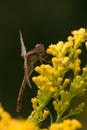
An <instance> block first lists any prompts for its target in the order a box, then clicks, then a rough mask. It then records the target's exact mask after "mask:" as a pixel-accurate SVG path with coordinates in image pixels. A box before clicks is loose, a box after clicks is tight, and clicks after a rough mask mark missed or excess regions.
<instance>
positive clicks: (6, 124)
mask: <svg viewBox="0 0 87 130" xmlns="http://www.w3.org/2000/svg"><path fill="white" fill-rule="evenodd" d="M77 128H81V124H80V123H79V122H78V121H77V120H75V119H73V120H65V121H63V122H62V123H59V124H57V123H52V124H51V126H50V128H48V129H40V128H38V127H37V126H36V125H35V123H32V122H26V121H25V120H23V119H22V120H21V119H20V120H18V119H13V118H12V117H11V116H10V114H9V113H7V112H5V111H4V110H3V108H2V107H1V106H0V130H76V129H77Z"/></svg>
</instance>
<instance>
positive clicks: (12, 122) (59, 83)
mask: <svg viewBox="0 0 87 130" xmlns="http://www.w3.org/2000/svg"><path fill="white" fill-rule="evenodd" d="M86 41H87V30H86V29H85V28H80V29H79V30H75V31H72V35H71V36H69V37H68V38H67V41H66V42H63V41H59V42H58V43H57V44H51V45H50V46H49V47H48V49H47V53H48V55H52V58H51V63H50V64H41V65H40V66H37V67H35V71H36V72H38V73H39V75H38V76H34V77H33V78H32V80H33V81H34V82H35V84H36V86H37V88H38V90H37V95H36V97H34V98H32V99H31V102H32V107H33V111H32V112H31V115H30V116H29V117H28V119H27V120H26V121H24V120H17V119H13V118H11V116H10V115H9V114H8V113H7V112H5V111H4V110H3V108H2V107H0V130H10V129H11V130H14V129H15V130H77V129H79V128H81V127H82V125H81V123H80V122H79V121H77V120H76V119H74V118H73V119H70V118H71V117H74V116H75V115H77V114H79V113H80V112H82V111H83V107H84V105H85V103H84V102H81V104H78V105H77V106H76V107H75V108H71V101H72V100H73V101H74V100H75V99H76V98H79V99H80V97H81V96H83V95H84V94H85V92H86V91H87V66H83V67H82V65H81V58H80V55H81V54H82V46H85V49H86V48H87V42H86ZM50 100H51V102H52V105H53V108H54V111H55V112H56V116H55V119H53V116H52V112H51V110H49V108H48V107H47V105H48V103H49V101H50ZM66 110H67V111H68V112H66ZM48 116H49V117H50V124H49V126H48V127H47V128H43V129H42V128H41V127H40V124H42V123H43V121H45V120H47V119H48V118H47V117H48Z"/></svg>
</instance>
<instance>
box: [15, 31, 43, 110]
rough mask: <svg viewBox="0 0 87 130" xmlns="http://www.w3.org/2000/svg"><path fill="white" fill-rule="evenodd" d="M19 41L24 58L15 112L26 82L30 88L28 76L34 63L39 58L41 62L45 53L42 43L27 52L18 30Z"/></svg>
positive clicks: (18, 106)
mask: <svg viewBox="0 0 87 130" xmlns="http://www.w3.org/2000/svg"><path fill="white" fill-rule="evenodd" d="M20 42H21V56H22V57H23V58H24V77H23V81H22V84H21V87H20V90H19V94H18V98H17V107H16V111H17V112H20V109H21V104H22V97H23V92H24V88H25V85H26V83H28V85H29V87H30V88H32V86H31V83H30V79H29V77H30V76H31V74H32V72H33V70H34V64H35V63H36V62H37V60H40V61H41V62H42V61H44V57H43V56H44V54H45V53H44V52H45V50H44V45H43V44H36V46H35V48H34V49H33V50H31V51H28V52H27V51H26V47H25V45H24V41H23V37H22V33H21V31H20Z"/></svg>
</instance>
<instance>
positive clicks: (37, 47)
mask: <svg viewBox="0 0 87 130" xmlns="http://www.w3.org/2000/svg"><path fill="white" fill-rule="evenodd" d="M35 49H36V50H37V51H38V52H39V53H42V52H44V45H43V44H36V46H35Z"/></svg>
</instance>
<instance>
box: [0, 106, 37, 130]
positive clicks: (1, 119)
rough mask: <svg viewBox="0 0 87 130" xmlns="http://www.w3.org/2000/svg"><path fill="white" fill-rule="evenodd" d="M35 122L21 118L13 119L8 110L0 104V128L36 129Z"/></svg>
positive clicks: (0, 129)
mask: <svg viewBox="0 0 87 130" xmlns="http://www.w3.org/2000/svg"><path fill="white" fill-rule="evenodd" d="M38 129H39V128H38V127H37V126H36V125H35V123H32V122H27V121H25V120H23V119H20V120H19V119H13V118H12V117H11V116H10V114H9V113H8V112H5V111H4V110H3V108H2V107H1V106H0V130H38Z"/></svg>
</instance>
